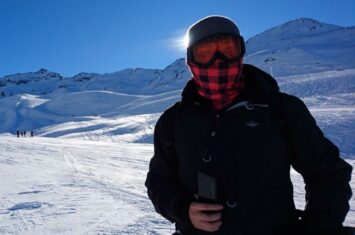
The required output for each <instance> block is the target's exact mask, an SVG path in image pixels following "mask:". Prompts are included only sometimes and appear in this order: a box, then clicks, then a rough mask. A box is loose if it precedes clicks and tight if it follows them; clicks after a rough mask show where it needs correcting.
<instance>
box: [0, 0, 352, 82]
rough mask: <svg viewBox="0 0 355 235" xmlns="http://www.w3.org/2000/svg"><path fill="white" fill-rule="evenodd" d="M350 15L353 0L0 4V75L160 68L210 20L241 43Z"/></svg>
mask: <svg viewBox="0 0 355 235" xmlns="http://www.w3.org/2000/svg"><path fill="white" fill-rule="evenodd" d="M354 12H355V1H354V0H341V1H339V0H268V1H265V0H234V1H233V0H175V1H172V0H122V1H121V0H0V77H1V76H4V75H8V74H13V73H19V72H29V71H37V70H39V69H40V68H42V67H43V68H46V69H48V70H50V71H55V72H59V73H61V74H62V75H64V76H73V75H75V74H77V73H79V72H97V73H106V72H115V71H118V70H121V69H125V68H132V67H141V68H164V67H166V66H167V65H169V64H170V63H172V62H174V61H175V60H176V59H177V58H180V57H184V56H185V50H184V49H183V48H182V46H181V45H179V43H178V42H179V40H180V39H182V38H183V36H184V34H185V32H186V30H187V28H188V27H189V25H191V24H192V23H194V22H195V21H196V20H198V19H200V18H202V17H205V16H207V15H211V14H218V15H225V16H228V17H230V18H232V19H233V20H234V21H236V22H237V24H238V26H239V28H240V30H241V33H242V34H243V36H244V37H245V38H246V39H247V38H249V37H251V36H254V35H255V34H258V33H261V32H263V31H264V30H266V29H268V28H270V27H274V26H277V25H279V24H282V23H285V22H287V21H290V20H293V19H296V18H299V17H310V18H314V19H317V20H319V21H322V22H325V23H331V24H337V25H341V26H354V25H355V13H354Z"/></svg>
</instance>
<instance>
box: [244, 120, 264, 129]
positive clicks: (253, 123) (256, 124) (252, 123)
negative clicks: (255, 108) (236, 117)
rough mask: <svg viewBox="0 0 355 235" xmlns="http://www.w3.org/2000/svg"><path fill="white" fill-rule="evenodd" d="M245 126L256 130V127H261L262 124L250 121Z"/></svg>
mask: <svg viewBox="0 0 355 235" xmlns="http://www.w3.org/2000/svg"><path fill="white" fill-rule="evenodd" d="M245 125H246V126H248V127H252V128H254V127H257V126H259V125H260V123H259V122H256V121H248V122H246V123H245Z"/></svg>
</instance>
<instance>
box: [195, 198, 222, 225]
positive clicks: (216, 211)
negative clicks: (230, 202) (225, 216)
mask: <svg viewBox="0 0 355 235" xmlns="http://www.w3.org/2000/svg"><path fill="white" fill-rule="evenodd" d="M222 209H223V206H222V205H219V204H208V203H200V202H192V203H191V204H190V207H189V217H190V220H191V223H192V225H193V226H194V227H195V228H197V229H200V230H203V231H207V232H215V231H218V229H219V227H221V225H222V220H221V217H222V212H221V211H222Z"/></svg>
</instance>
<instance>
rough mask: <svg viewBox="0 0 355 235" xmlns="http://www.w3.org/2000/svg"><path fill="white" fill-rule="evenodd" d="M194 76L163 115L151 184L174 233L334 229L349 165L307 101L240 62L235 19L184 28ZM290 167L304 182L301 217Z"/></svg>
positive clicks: (342, 211) (343, 204) (346, 192)
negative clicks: (325, 132) (280, 89)
mask: <svg viewBox="0 0 355 235" xmlns="http://www.w3.org/2000/svg"><path fill="white" fill-rule="evenodd" d="M187 36H188V39H189V41H188V47H187V59H186V61H187V65H188V67H189V69H190V70H191V72H192V75H193V77H192V79H191V80H189V81H188V82H187V84H186V87H185V88H184V90H183V92H182V99H181V101H179V102H177V103H176V104H175V105H173V106H172V107H170V108H168V109H167V110H166V111H165V112H164V113H163V114H162V115H161V117H160V118H159V120H158V121H157V124H156V126H155V131H154V156H153V157H152V159H151V161H150V165H149V172H148V174H147V178H146V182H145V185H146V187H147V193H148V196H149V198H150V200H151V201H152V203H153V205H154V207H155V209H156V211H157V212H158V213H160V214H161V215H162V216H164V217H165V218H166V219H168V220H169V221H171V222H174V223H175V227H176V234H184V235H191V234H201V235H203V234H222V235H229V234H230V235H259V234H263V235H268V234H270V235H278V234H282V235H284V234H332V235H334V234H336V233H337V232H338V231H340V230H341V228H342V222H343V221H344V219H345V216H346V214H347V212H348V210H349V203H348V201H349V199H350V198H351V195H352V192H351V188H350V186H349V181H350V179H351V172H352V167H351V166H350V165H349V164H347V163H346V162H345V161H344V160H342V159H341V158H340V157H339V150H338V148H337V147H336V146H335V145H334V144H333V143H332V142H331V141H330V140H328V139H327V138H326V137H325V136H324V135H323V133H322V131H321V130H320V128H319V127H318V126H317V124H316V121H315V119H314V118H313V117H312V116H311V114H310V112H309V111H308V109H307V107H306V106H305V104H304V103H303V102H302V101H301V100H300V99H299V98H297V97H295V96H292V95H289V94H285V93H282V92H280V91H279V87H278V85H277V82H276V80H274V78H272V77H271V76H270V75H269V74H267V73H265V72H264V71H262V70H260V69H258V68H257V67H255V66H252V65H248V64H243V56H244V54H245V45H244V40H243V37H242V36H241V35H240V32H239V29H238V27H237V25H236V24H235V23H234V22H233V21H232V20H231V19H229V18H227V17H224V16H208V17H206V18H203V19H201V20H200V21H198V22H196V23H195V24H193V25H192V26H191V27H190V28H189V29H188V31H187ZM290 166H292V167H293V168H294V169H295V170H296V171H298V172H299V173H300V174H301V175H302V177H303V179H304V182H305V185H306V186H305V188H306V196H305V199H306V206H305V210H304V211H303V213H302V216H301V218H300V213H299V212H298V211H297V210H296V208H295V204H294V200H293V185H292V182H291V180H290Z"/></svg>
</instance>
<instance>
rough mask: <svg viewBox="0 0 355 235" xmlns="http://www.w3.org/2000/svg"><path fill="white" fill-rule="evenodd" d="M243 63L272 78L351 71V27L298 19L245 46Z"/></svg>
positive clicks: (354, 49)
mask: <svg viewBox="0 0 355 235" xmlns="http://www.w3.org/2000/svg"><path fill="white" fill-rule="evenodd" d="M246 47H247V53H246V57H245V62H247V63H251V64H255V65H257V66H258V67H260V68H262V69H264V70H265V71H270V66H272V71H273V74H274V75H275V76H285V75H294V74H304V73H312V72H323V71H328V70H341V69H346V68H354V67H355V59H354V55H355V27H353V26H352V27H341V26H336V25H331V24H326V23H321V22H319V21H317V20H313V19H309V18H300V19H297V20H294V21H290V22H288V23H286V24H283V25H280V26H277V27H274V28H271V29H269V30H267V31H265V32H263V33H260V34H258V35H256V36H254V37H252V38H250V39H249V40H247V42H246Z"/></svg>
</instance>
